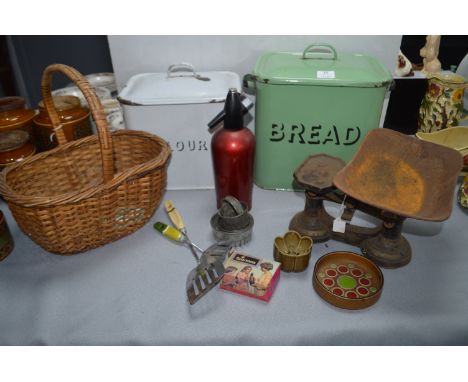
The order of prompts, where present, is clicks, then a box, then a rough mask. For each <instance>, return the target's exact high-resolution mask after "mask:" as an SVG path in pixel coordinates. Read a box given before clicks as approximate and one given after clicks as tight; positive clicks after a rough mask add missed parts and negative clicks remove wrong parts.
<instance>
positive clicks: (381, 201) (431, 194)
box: [333, 129, 463, 221]
mask: <svg viewBox="0 0 468 382" xmlns="http://www.w3.org/2000/svg"><path fill="white" fill-rule="evenodd" d="M462 162H463V161H462V156H461V155H460V154H459V153H458V152H457V151H455V150H453V149H450V148H447V147H443V146H440V145H436V144H433V143H430V142H424V141H420V140H418V139H416V138H413V137H410V136H407V135H404V134H400V133H397V132H395V131H392V130H388V129H375V130H372V131H370V132H369V133H368V134H367V136H366V137H365V138H364V141H363V142H362V144H361V147H360V148H359V150H358V151H357V153H356V155H355V156H354V158H353V159H352V160H351V162H349V163H348V165H347V166H346V167H344V168H343V169H342V170H341V171H340V172H338V173H337V174H336V175H335V177H334V178H333V183H334V184H335V186H336V187H337V188H338V189H340V190H341V191H343V192H344V193H346V194H347V195H350V196H352V197H353V198H355V199H357V200H359V201H361V202H363V203H366V204H369V205H371V206H373V207H376V208H379V209H382V210H384V211H388V212H392V213H394V214H396V215H399V216H403V217H409V218H414V219H419V220H428V221H442V220H446V219H447V218H448V217H449V216H450V213H451V211H452V199H453V194H454V193H453V190H454V187H455V183H456V181H457V177H458V173H459V172H460V170H461V168H462Z"/></svg>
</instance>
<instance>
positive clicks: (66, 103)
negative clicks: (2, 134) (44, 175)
mask: <svg viewBox="0 0 468 382" xmlns="http://www.w3.org/2000/svg"><path fill="white" fill-rule="evenodd" d="M53 99H54V105H55V109H56V110H57V113H58V116H59V118H60V122H61V123H62V125H63V132H64V134H65V137H66V138H67V141H68V142H70V141H73V140H76V139H80V138H83V137H86V136H88V135H91V134H92V133H93V130H92V127H91V121H90V118H89V115H90V112H89V110H88V109H87V108H85V107H83V106H81V103H80V99H79V98H78V97H74V96H56V97H53ZM38 106H39V114H38V115H37V117H36V118H34V125H35V128H34V133H35V137H36V142H37V148H38V151H46V150H50V149H52V148H54V147H56V146H57V145H58V142H57V138H56V136H55V131H54V129H53V127H52V122H51V120H50V118H49V115H48V114H47V111H46V109H45V107H44V103H43V101H41V102H39V105H38Z"/></svg>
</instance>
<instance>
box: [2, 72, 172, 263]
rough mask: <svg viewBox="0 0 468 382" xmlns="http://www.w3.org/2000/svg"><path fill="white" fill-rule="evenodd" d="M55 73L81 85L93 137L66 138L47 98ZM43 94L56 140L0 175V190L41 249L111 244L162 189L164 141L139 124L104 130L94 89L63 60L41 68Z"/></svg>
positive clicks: (144, 215)
mask: <svg viewBox="0 0 468 382" xmlns="http://www.w3.org/2000/svg"><path fill="white" fill-rule="evenodd" d="M54 72H61V73H63V74H65V75H67V76H68V77H69V78H70V79H71V80H73V81H74V82H75V83H76V85H77V86H78V87H79V88H80V89H81V91H82V92H83V94H84V96H85V98H86V100H87V101H88V104H89V107H90V110H91V113H92V115H93V118H94V121H95V123H96V127H97V131H98V136H96V135H93V136H89V137H86V138H82V139H79V140H76V141H73V142H69V143H67V142H66V139H65V135H64V133H63V131H62V129H61V125H60V122H59V118H58V116H57V112H56V110H55V109H54V104H53V101H52V95H51V77H52V74H53V73H54ZM42 96H43V100H44V105H45V107H46V110H47V112H48V114H49V116H50V119H51V121H52V124H53V126H54V129H55V132H56V136H57V139H58V142H59V146H58V147H57V148H55V149H53V150H50V151H47V152H44V153H41V154H37V155H35V156H33V157H31V158H28V159H26V160H24V161H22V162H19V163H18V164H15V165H12V166H10V167H9V168H7V169H5V170H4V171H3V172H2V173H1V174H0V192H1V194H2V195H3V197H4V198H5V200H6V201H7V203H8V206H9V207H10V210H11V212H12V214H13V216H14V218H15V219H16V222H17V223H18V225H19V227H20V228H21V229H22V230H23V231H24V232H25V233H26V234H27V235H28V236H29V237H31V239H32V240H34V241H35V242H36V243H37V244H39V245H40V246H41V247H43V248H44V249H45V250H47V251H50V252H53V253H56V254H61V255H66V254H73V253H78V252H83V251H86V250H89V249H91V248H95V247H98V246H101V245H104V244H107V243H110V242H112V241H115V240H117V239H120V238H121V237H123V236H126V235H129V234H131V233H133V232H134V231H136V230H137V229H139V228H140V227H142V226H143V225H144V224H145V223H146V222H147V221H148V220H149V219H150V218H151V216H152V215H153V214H154V212H155V210H156V208H157V207H158V206H159V203H160V202H161V198H162V195H163V193H164V191H165V187H166V173H167V165H168V161H169V157H170V153H171V151H170V148H169V145H168V143H167V142H165V141H164V140H163V139H161V138H159V137H157V136H155V135H152V134H149V133H146V132H140V131H128V130H121V131H117V132H114V133H112V134H111V133H110V132H109V130H108V128H107V121H106V116H105V113H104V111H103V108H102V106H101V103H100V102H99V100H98V98H97V96H96V94H95V92H94V90H93V89H92V88H91V86H90V85H89V83H88V82H87V81H86V79H85V78H84V77H83V76H82V75H81V74H80V73H79V72H78V71H77V70H75V69H73V68H71V67H68V66H66V65H61V64H54V65H50V66H48V67H47V68H46V69H45V71H44V74H43V77H42Z"/></svg>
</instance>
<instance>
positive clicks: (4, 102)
mask: <svg viewBox="0 0 468 382" xmlns="http://www.w3.org/2000/svg"><path fill="white" fill-rule="evenodd" d="M25 104H26V101H25V100H24V98H23V97H1V98H0V111H11V110H17V109H24V106H25Z"/></svg>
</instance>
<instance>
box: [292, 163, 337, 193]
mask: <svg viewBox="0 0 468 382" xmlns="http://www.w3.org/2000/svg"><path fill="white" fill-rule="evenodd" d="M345 166H346V163H345V162H344V161H343V160H342V159H340V158H337V157H332V156H330V155H327V154H317V155H311V156H309V157H308V158H306V160H305V161H304V162H303V163H302V164H301V165H300V166H299V167H298V168H297V169H296V171H294V180H295V181H296V183H297V184H298V185H299V186H300V187H303V188H305V189H307V190H310V191H314V192H317V193H324V192H328V191H329V190H330V189H331V188H333V176H334V175H335V174H336V173H337V172H338V171H339V170H341V169H342V168H343V167H345Z"/></svg>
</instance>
